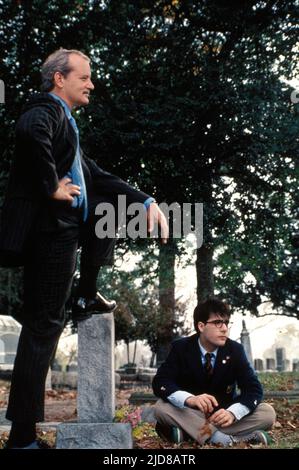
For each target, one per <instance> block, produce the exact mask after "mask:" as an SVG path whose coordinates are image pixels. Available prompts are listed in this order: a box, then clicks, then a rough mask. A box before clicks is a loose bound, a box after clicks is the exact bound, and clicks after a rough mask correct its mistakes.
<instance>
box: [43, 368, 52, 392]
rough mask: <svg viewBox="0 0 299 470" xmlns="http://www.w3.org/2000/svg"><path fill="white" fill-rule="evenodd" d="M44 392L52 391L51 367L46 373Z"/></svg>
mask: <svg viewBox="0 0 299 470" xmlns="http://www.w3.org/2000/svg"><path fill="white" fill-rule="evenodd" d="M45 390H46V391H47V390H52V371H51V367H49V370H48V373H47V377H46V386H45Z"/></svg>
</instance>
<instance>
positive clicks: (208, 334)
mask: <svg viewBox="0 0 299 470" xmlns="http://www.w3.org/2000/svg"><path fill="white" fill-rule="evenodd" d="M228 321H229V318H228V317H226V316H225V317H221V316H220V315H218V314H217V313H211V314H210V316H209V319H208V321H207V322H206V323H203V322H198V329H199V331H200V342H201V344H202V346H203V347H204V348H205V349H206V350H207V351H209V352H210V351H213V350H214V349H216V348H217V347H219V346H224V345H225V343H226V341H227V338H228V333H229V327H228V325H226V323H224V322H228Z"/></svg>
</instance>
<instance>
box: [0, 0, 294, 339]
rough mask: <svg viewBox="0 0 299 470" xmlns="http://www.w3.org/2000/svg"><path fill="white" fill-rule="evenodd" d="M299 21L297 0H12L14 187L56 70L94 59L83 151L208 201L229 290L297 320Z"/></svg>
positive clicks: (170, 193)
mask: <svg viewBox="0 0 299 470" xmlns="http://www.w3.org/2000/svg"><path fill="white" fill-rule="evenodd" d="M297 13H298V2H297V1H296V0H292V1H285V0H282V1H279V2H259V1H255V0H250V1H248V2H245V3H244V2H237V1H236V0H231V1H229V2H220V1H216V0H204V1H202V2H195V1H194V0H184V1H172V2H170V1H167V0H158V1H157V0H151V1H148V0H147V1H145V0H138V1H134V2H132V1H131V0H110V1H109V2H83V1H76V2H73V3H72V4H70V3H69V2H61V1H58V0H51V1H50V2H46V1H45V0H34V1H32V2H4V1H3V0H0V14H1V24H0V33H1V46H2V47H1V49H0V64H1V69H0V78H1V79H3V80H4V82H5V85H6V92H7V93H6V96H7V103H6V105H5V106H1V107H0V119H1V126H0V139H1V143H2V146H1V154H2V155H1V157H2V158H1V160H0V161H1V163H0V165H1V168H0V184H1V188H2V181H4V180H5V178H6V176H7V172H8V169H9V163H10V160H11V156H12V152H13V129H14V124H15V120H16V118H17V116H18V115H19V113H20V109H21V104H22V101H23V100H24V97H25V95H26V94H27V93H28V92H29V91H32V90H36V89H38V88H39V73H38V71H39V68H40V65H41V63H42V61H43V60H44V58H45V57H46V56H47V55H48V54H49V53H50V52H52V51H53V50H55V49H57V48H58V47H60V46H63V47H67V48H78V49H80V50H83V51H84V52H86V53H87V54H89V55H90V56H91V58H92V66H93V73H94V82H95V91H94V93H93V98H92V102H91V104H90V106H89V107H88V108H86V109H82V110H79V111H78V112H77V118H78V120H79V122H80V130H81V140H82V143H83V147H84V148H86V149H87V151H88V153H90V155H91V156H92V157H93V158H95V159H96V160H97V162H98V163H99V164H100V165H103V167H104V168H105V169H107V170H108V171H109V170H111V171H112V172H114V173H116V174H119V175H120V176H122V177H124V178H125V179H127V180H128V181H130V182H131V183H132V184H133V185H135V186H136V187H140V188H142V189H143V190H145V191H147V192H148V193H150V194H153V195H154V196H155V197H156V198H157V199H158V200H159V201H163V200H164V201H166V202H173V201H177V202H179V203H183V202H194V201H197V202H203V203H204V243H205V244H206V245H208V246H211V247H212V248H213V250H214V252H215V256H214V264H215V268H216V269H215V270H214V274H215V286H216V290H217V291H218V292H221V293H223V295H225V296H226V297H228V298H229V299H230V300H231V302H232V304H233V305H234V306H236V307H238V308H240V309H243V310H250V311H251V312H252V313H254V314H257V313H258V312H257V306H258V305H259V304H260V303H261V302H263V301H264V300H268V299H270V300H271V301H272V302H273V306H274V307H275V308H277V309H278V313H284V314H288V315H292V316H297V315H298V310H297V308H298V307H297V304H296V295H297V294H298V291H297V290H296V289H297V288H296V279H297V277H298V273H297V257H298V243H297V242H296V240H297V238H296V237H297V229H296V226H295V208H296V207H297V205H298V196H296V186H297V184H296V181H297V177H298V173H296V171H297V172H298V170H296V165H297V163H296V162H297V161H298V137H297V135H298V132H297V130H298V110H297V108H296V106H295V105H292V104H291V103H290V99H289V97H290V91H291V88H290V86H288V85H287V84H286V83H284V82H283V81H282V77H285V78H286V79H288V80H289V79H291V78H294V77H295V75H296V60H295V59H296V56H295V53H296V49H295V48H296V44H297V42H298V37H297V29H296V15H297ZM128 246H130V247H131V246H132V245H131V244H129V245H128ZM138 246H139V249H140V250H143V248H144V244H143V242H138V243H136V244H135V249H137V248H138ZM151 275H153V276H154V274H152V273H151ZM128 300H130V302H131V301H132V302H133V303H134V302H137V301H136V299H135V300H134V299H132V298H130V299H127V300H126V302H128ZM151 301H152V302H153V305H152V306H150V305H147V306H146V308H147V309H148V310H147V311H148V312H150V311H153V310H154V311H155V313H156V317H158V316H159V314H158V312H157V309H154V305H156V299H155V298H153V299H152V300H151ZM142 302H143V301H142ZM137 304H138V302H137ZM151 307H153V308H151ZM122 309H123V311H126V315H127V314H128V308H127V307H126V305H124V307H122ZM138 309H139V310H140V309H141V307H140V306H139V305H138ZM140 311H141V310H140ZM124 322H125V323H128V321H127V320H124ZM168 326H169V323H168ZM133 330H134V328H133V329H132V332H130V333H129V336H130V337H131V336H134V335H135V333H133Z"/></svg>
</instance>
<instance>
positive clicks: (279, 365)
mask: <svg viewBox="0 0 299 470" xmlns="http://www.w3.org/2000/svg"><path fill="white" fill-rule="evenodd" d="M275 351H276V369H277V370H278V372H281V371H282V370H284V369H283V367H284V366H283V361H284V360H285V358H286V350H285V348H276V350H275Z"/></svg>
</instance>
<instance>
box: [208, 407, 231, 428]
mask: <svg viewBox="0 0 299 470" xmlns="http://www.w3.org/2000/svg"><path fill="white" fill-rule="evenodd" d="M235 419H236V418H235V416H234V415H233V414H232V413H231V412H230V411H227V410H225V409H224V408H221V409H220V410H217V411H216V412H215V413H214V414H212V416H210V418H209V422H210V423H211V424H214V425H215V426H220V427H221V428H226V427H227V426H230V425H231V424H233V422H234V421H235Z"/></svg>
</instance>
